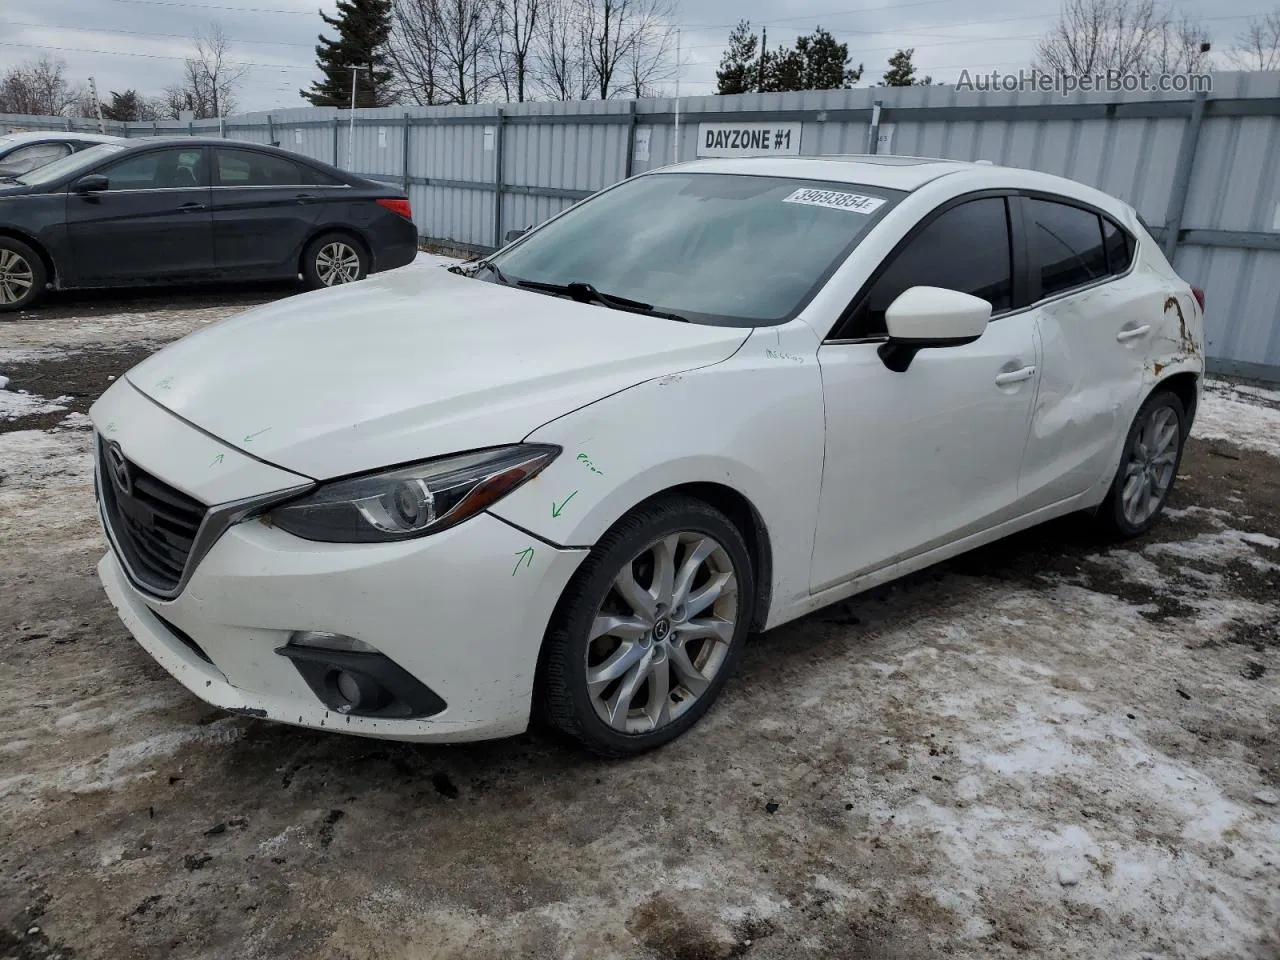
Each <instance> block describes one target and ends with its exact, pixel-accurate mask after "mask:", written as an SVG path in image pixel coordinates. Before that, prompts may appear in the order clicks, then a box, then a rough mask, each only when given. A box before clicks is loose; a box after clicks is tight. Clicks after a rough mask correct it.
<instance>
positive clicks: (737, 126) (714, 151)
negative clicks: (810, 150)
mask: <svg viewBox="0 0 1280 960" xmlns="http://www.w3.org/2000/svg"><path fill="white" fill-rule="evenodd" d="M800 127H801V125H800V124H799V123H720V122H715V123H700V124H698V156H700V157H771V156H775V155H776V156H780V157H798V156H799V155H800Z"/></svg>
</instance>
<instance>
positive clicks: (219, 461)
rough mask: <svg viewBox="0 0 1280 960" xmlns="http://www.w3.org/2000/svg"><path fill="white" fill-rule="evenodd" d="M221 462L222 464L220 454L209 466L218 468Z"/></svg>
mask: <svg viewBox="0 0 1280 960" xmlns="http://www.w3.org/2000/svg"><path fill="white" fill-rule="evenodd" d="M221 462H222V454H218V455H217V456H216V457H214V458H213V463H211V464H209V466H210V467H216V466H217V465H218V464H220V463H221Z"/></svg>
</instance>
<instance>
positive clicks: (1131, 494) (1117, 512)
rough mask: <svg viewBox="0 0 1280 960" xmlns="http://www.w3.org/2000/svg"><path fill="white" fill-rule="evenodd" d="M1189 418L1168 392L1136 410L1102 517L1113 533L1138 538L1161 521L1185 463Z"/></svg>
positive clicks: (1157, 394) (1162, 393) (1180, 404)
mask: <svg viewBox="0 0 1280 960" xmlns="http://www.w3.org/2000/svg"><path fill="white" fill-rule="evenodd" d="M1185 417H1186V414H1185V413H1184V412H1183V408H1182V401H1180V400H1179V399H1178V398H1177V397H1176V396H1175V395H1174V394H1172V393H1169V392H1166V391H1160V392H1159V393H1156V394H1153V395H1152V396H1151V397H1150V398H1148V400H1147V402H1146V403H1144V404H1143V405H1142V409H1140V410H1139V411H1138V415H1137V416H1136V417H1135V418H1134V421H1133V425H1132V426H1131V427H1130V429H1129V436H1128V439H1127V441H1126V443H1125V452H1124V459H1123V461H1122V462H1121V465H1120V469H1119V471H1118V472H1117V474H1116V477H1115V480H1114V481H1113V483H1112V487H1111V493H1110V496H1109V497H1108V500H1107V503H1106V504H1104V505H1103V510H1102V514H1101V518H1102V519H1103V520H1104V521H1105V522H1106V524H1107V525H1108V526H1109V527H1110V528H1111V530H1112V532H1113V533H1117V534H1119V535H1120V536H1122V537H1133V536H1137V535H1138V534H1141V533H1144V532H1146V531H1147V530H1149V529H1150V528H1151V527H1152V526H1153V525H1154V524H1155V522H1156V520H1157V519H1158V518H1159V515H1160V511H1161V509H1162V508H1163V507H1164V504H1165V501H1166V500H1167V499H1168V498H1169V493H1170V491H1172V490H1173V484H1174V480H1175V479H1176V477H1177V475H1178V465H1179V464H1180V463H1181V462H1182V448H1183V442H1184V440H1185V438H1186V427H1185Z"/></svg>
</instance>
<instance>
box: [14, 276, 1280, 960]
mask: <svg viewBox="0 0 1280 960" xmlns="http://www.w3.org/2000/svg"><path fill="white" fill-rule="evenodd" d="M448 262H451V261H449V260H448V258H442V257H431V256H429V255H423V256H420V257H419V258H418V260H417V261H416V262H415V264H414V266H413V269H419V268H431V267H433V266H437V265H440V264H444V263H448ZM220 313H221V314H222V315H225V313H226V308H208V309H207V310H206V308H200V310H199V311H188V312H187V313H183V312H182V311H180V310H174V311H171V312H169V313H168V316H167V319H165V318H162V317H157V316H156V312H152V313H150V314H147V319H145V320H138V319H137V317H136V315H132V314H123V313H121V314H108V315H106V316H102V317H95V318H93V323H94V324H97V327H96V329H95V330H94V331H93V335H92V336H88V335H86V336H85V337H84V338H83V339H75V337H72V336H70V335H68V334H67V332H66V331H65V330H64V329H62V327H60V326H59V325H60V324H64V323H65V321H50V322H49V324H48V325H46V326H45V327H44V328H42V329H43V332H42V334H41V335H42V336H46V337H49V338H51V339H49V340H46V341H44V342H43V343H42V342H39V340H38V338H36V339H33V340H31V341H29V345H27V346H21V347H18V348H17V349H19V350H26V351H28V353H27V356H28V357H31V356H35V357H41V356H44V357H46V358H47V356H48V354H44V353H39V352H38V351H46V350H51V348H50V347H49V344H50V343H55V344H58V345H60V346H59V347H57V348H53V349H52V350H51V352H52V353H53V354H57V353H62V352H66V351H67V350H68V348H70V349H71V350H72V351H73V352H74V351H75V350H87V349H90V348H91V347H92V346H93V345H94V344H98V345H99V346H102V345H108V346H109V345H112V344H119V343H120V342H122V340H127V339H128V338H129V337H132V336H134V335H138V334H139V333H140V332H147V331H149V332H148V333H147V336H148V337H149V338H151V337H153V338H154V339H155V340H156V341H160V340H164V339H171V338H172V337H173V336H178V335H181V334H182V333H184V332H187V331H189V330H190V329H195V328H197V327H198V326H199V325H201V324H203V323H204V322H208V319H217V315H219V314H220ZM130 317H133V318H134V319H129V318H130ZM206 318H208V319H206ZM139 323H140V324H142V326H139V325H138V324H139ZM166 323H167V324H168V326H166V325H165V324H166ZM9 329H11V328H6V327H4V326H0V335H4V334H7V333H8V332H9ZM77 329H79V330H80V331H81V332H85V331H86V330H87V328H85V327H84V326H83V324H81V325H78V326H77ZM9 342H11V341H9V340H6V341H5V343H6V348H5V349H4V350H0V369H2V368H3V365H4V362H5V360H6V359H7V360H9V362H17V361H18V359H19V357H18V356H17V355H16V351H15V349H14V348H10V347H8V346H7V344H8V343H9ZM12 396H20V395H12ZM12 396H11V397H9V398H6V397H4V394H3V393H0V404H18V405H24V406H23V410H24V411H25V412H24V413H22V414H17V415H25V413H26V412H33V409H39V408H40V405H42V404H44V405H47V406H48V407H49V408H50V409H52V408H54V407H57V406H59V403H58V401H59V400H61V399H62V398H58V397H54V398H50V399H44V398H40V397H37V396H25V397H24V399H22V400H13V399H12ZM32 405H34V408H32ZM7 409H16V406H15V407H6V406H0V410H7ZM1278 411H1280V393H1275V392H1272V391H1267V390H1262V389H1258V388H1247V387H1237V386H1234V385H1231V384H1228V383H1225V382H1221V381H1213V382H1211V383H1210V384H1208V386H1207V389H1206V392H1205V401H1204V405H1203V407H1202V409H1201V411H1200V414H1199V417H1198V419H1197V424H1196V430H1195V433H1194V436H1195V437H1196V438H1197V439H1223V440H1229V441H1230V442H1232V443H1234V444H1237V445H1238V446H1239V447H1241V448H1242V449H1243V450H1244V451H1251V452H1252V453H1247V454H1246V457H1248V456H1252V457H1253V458H1254V460H1255V461H1263V460H1264V458H1263V457H1260V456H1257V453H1259V452H1260V453H1265V454H1270V455H1271V456H1280V420H1278V419H1277V418H1278V417H1280V412H1278ZM0 416H3V414H0ZM88 427H89V424H88V420H87V418H86V417H84V416H83V415H82V414H75V413H73V414H70V415H68V416H67V417H66V418H64V419H63V421H62V422H61V423H60V424H59V425H58V426H57V427H53V428H50V429H47V430H21V429H19V430H16V431H12V432H8V433H0V544H3V545H4V546H3V548H0V664H3V666H4V667H5V668H6V669H4V670H0V700H2V701H3V702H5V703H8V704H10V705H11V706H10V707H9V708H8V709H6V710H4V711H0V837H5V838H6V839H5V840H4V847H5V849H6V856H7V857H8V858H9V863H10V864H11V867H10V868H9V869H6V870H3V871H0V947H3V946H6V945H7V941H5V939H4V936H5V932H4V930H3V926H4V924H6V923H9V922H10V913H9V909H10V908H9V907H8V906H6V905H5V904H6V903H7V904H11V905H12V908H11V909H12V910H13V911H15V912H16V911H21V910H24V909H26V908H27V907H28V906H29V905H31V904H37V903H38V904H39V905H40V906H39V910H41V911H44V913H43V915H42V916H41V917H40V920H39V924H38V925H39V927H40V928H41V929H42V931H43V932H42V933H41V934H40V936H45V935H46V934H47V936H48V937H49V938H50V941H49V942H50V943H52V944H56V945H58V947H57V949H54V948H53V947H50V948H49V949H43V948H42V950H43V952H40V953H39V954H38V955H40V956H46V955H52V954H53V953H56V952H61V953H62V954H63V955H70V954H71V952H72V950H74V952H75V955H77V956H82V955H83V956H99V955H102V956H106V955H121V954H122V953H130V954H133V953H136V954H138V955H156V956H161V955H166V954H167V953H168V952H170V951H171V949H172V944H174V943H180V942H182V943H190V944H193V946H192V952H191V955H192V956H199V957H209V958H211V960H212V958H214V957H216V956H220V955H223V954H225V952H226V950H228V949H234V951H235V952H237V953H238V954H239V955H241V956H244V957H246V960H249V958H256V957H272V958H273V960H274V958H285V957H288V958H293V957H303V956H372V955H382V952H383V951H382V946H384V945H385V944H386V943H387V942H394V943H395V944H397V946H396V947H395V948H394V949H393V950H392V954H393V955H395V956H404V957H409V956H414V957H417V956H439V957H442V958H443V957H448V958H453V957H463V956H466V957H468V958H475V960H483V958H489V957H494V958H497V957H503V958H505V957H549V956H565V957H568V956H577V957H591V958H592V960H597V958H598V960H615V958H616V960H631V958H653V957H662V958H664V960H666V958H675V957H681V958H683V957H695V956H697V957H709V958H716V960H721V958H728V957H730V956H746V957H757V958H759V960H774V958H777V960H783V958H788V960H794V958H800V957H810V956H831V957H838V956H866V957H885V958H890V957H892V958H908V957H909V958H912V960H915V958H917V957H918V958H925V957H931V956H936V955H939V954H941V953H946V954H949V955H954V956H960V957H973V958H986V957H1001V958H1004V957H1010V958H1012V957H1018V956H1045V957H1061V958H1068V957H1069V958H1080V960H1085V958H1087V960H1094V958H1097V957H1118V956H1125V957H1134V958H1137V957H1157V956H1158V957H1161V958H1174V957H1184V956H1186V957H1192V956H1194V957H1197V958H1212V960H1244V958H1253V957H1259V958H1261V957H1264V956H1273V955H1275V950H1276V948H1277V946H1278V945H1280V926H1277V918H1280V884H1277V883H1276V876H1277V872H1278V870H1280V808H1278V807H1277V806H1276V805H1275V795H1274V794H1275V791H1276V779H1275V778H1276V776H1277V775H1278V773H1277V770H1280V766H1278V765H1277V764H1278V761H1277V760H1276V759H1275V758H1276V757H1277V756H1280V755H1277V754H1276V753H1275V749H1276V747H1275V743H1276V735H1277V732H1276V717H1277V716H1280V699H1278V698H1277V686H1276V684H1275V681H1274V677H1275V675H1276V673H1277V672H1278V671H1280V660H1277V648H1275V647H1274V646H1269V645H1268V644H1269V643H1271V641H1268V640H1267V639H1266V637H1267V634H1266V633H1265V631H1267V630H1274V629H1275V624H1276V623H1277V622H1278V618H1280V610H1278V607H1277V598H1276V597H1275V595H1274V591H1272V592H1271V593H1268V592H1267V590H1268V589H1269V588H1268V587H1265V586H1264V587H1263V588H1260V589H1255V590H1253V591H1252V592H1249V591H1248V590H1246V589H1245V588H1246V586H1247V585H1248V581H1249V578H1254V579H1255V580H1257V581H1258V582H1261V583H1263V584H1264V585H1266V584H1273V583H1274V582H1275V576H1276V570H1277V568H1278V567H1280V536H1278V535H1277V530H1276V529H1275V528H1274V527H1270V528H1267V530H1266V532H1264V530H1262V529H1259V522H1260V521H1259V520H1257V519H1255V517H1261V516H1264V515H1266V514H1267V511H1268V510H1271V511H1274V504H1271V503H1269V502H1267V503H1263V502H1260V501H1259V497H1260V496H1261V494H1260V493H1259V489H1254V488H1252V487H1250V486H1248V485H1242V486H1241V487H1240V488H1239V489H1236V488H1234V487H1222V488H1221V489H1219V488H1217V487H1215V486H1213V485H1212V484H1211V483H1209V482H1206V483H1205V485H1204V486H1202V487H1196V486H1195V485H1194V484H1195V483H1196V481H1197V480H1198V478H1199V475H1200V474H1202V473H1205V472H1206V471H1207V470H1208V469H1209V468H1210V466H1211V465H1213V462H1214V458H1211V457H1204V456H1203V455H1202V457H1201V459H1200V460H1198V461H1197V460H1196V459H1195V456H1194V455H1195V453H1196V451H1195V450H1192V451H1191V454H1192V456H1191V457H1190V458H1189V460H1188V461H1186V462H1185V464H1184V470H1185V471H1187V472H1188V474H1189V476H1188V477H1187V478H1186V481H1187V482H1183V481H1181V480H1180V485H1179V487H1178V489H1177V491H1175V492H1176V493H1178V495H1180V496H1184V497H1197V498H1198V499H1196V500H1190V501H1189V500H1184V501H1182V502H1181V503H1180V504H1179V506H1178V508H1177V509H1171V510H1169V511H1168V516H1167V517H1166V519H1165V521H1164V523H1163V524H1162V526H1161V527H1160V528H1158V530H1157V531H1156V534H1155V535H1154V536H1153V537H1149V538H1146V539H1145V540H1144V541H1140V542H1139V543H1137V544H1126V545H1124V546H1120V547H1115V548H1112V549H1105V548H1101V547H1099V548H1098V549H1096V550H1094V549H1093V548H1090V552H1088V553H1087V554H1086V555H1085V556H1084V557H1083V559H1082V560H1081V561H1080V564H1079V565H1078V568H1076V569H1073V570H1072V571H1071V572H1070V573H1069V574H1066V575H1064V574H1062V573H1053V572H1043V571H1039V572H1038V571H1037V570H1036V569H1029V570H1026V571H1023V570H1021V569H1018V568H1021V567H1029V568H1030V567H1034V566H1035V558H1034V557H1024V558H1022V559H1021V560H1019V559H1017V557H1016V556H1015V559H1014V560H1013V561H1012V562H1013V563H1014V564H1015V569H1018V572H1017V573H1016V574H1015V575H1013V576H989V575H983V574H982V573H965V572H964V570H963V569H961V570H960V572H948V573H946V574H945V575H943V576H940V577H939V578H938V579H937V580H933V581H928V582H926V584H925V585H924V586H904V587H902V588H900V590H899V591H898V592H896V593H895V594H894V595H893V596H892V597H890V598H889V599H887V600H883V601H880V600H875V599H872V598H860V599H859V600H857V601H855V602H853V603H851V604H849V605H846V607H845V608H842V609H841V610H837V611H836V612H832V611H831V610H827V611H819V613H818V614H815V615H814V616H813V617H810V618H806V619H805V620H803V621H800V622H797V623H794V624H790V625H787V626H785V627H783V628H781V629H780V630H778V631H775V632H772V633H770V634H767V635H765V636H764V637H761V638H759V639H758V640H756V641H753V643H752V644H750V645H749V646H748V648H747V651H746V656H745V657H744V661H743V664H742V666H741V668H740V669H739V671H738V672H737V674H735V676H734V678H733V680H732V682H731V683H730V685H729V686H728V688H726V691H725V695H724V698H723V702H722V703H721V704H719V705H718V706H717V707H716V708H715V709H714V710H713V711H712V712H711V713H710V714H709V715H708V716H707V717H706V718H705V720H704V721H703V722H702V723H701V724H699V726H698V727H696V728H695V729H694V730H693V731H691V733H690V734H689V735H688V736H687V737H685V738H683V739H682V740H680V741H677V742H676V743H674V744H672V745H671V746H670V747H668V748H667V749H665V750H663V751H660V752H659V753H656V754H652V755H650V756H647V757H643V758H639V759H637V760H634V761H629V762H626V763H618V764H603V763H595V762H593V761H589V760H587V759H585V758H582V757H581V756H579V755H577V754H575V753H572V752H571V751H560V750H558V748H553V747H551V746H548V745H547V744H546V743H545V742H544V741H540V740H537V739H533V740H529V739H525V738H520V739H517V740H513V741H507V742H503V743H498V744H492V745H483V746H480V745H477V746H464V747H457V748H452V749H449V750H430V749H423V748H416V747H401V746H399V745H386V744H379V743H375V742H368V741H358V740H355V739H354V738H345V737H341V736H337V735H324V734H313V733H309V732H302V731H297V730H292V729H289V728H284V727H278V726H270V725H263V724H260V723H257V722H255V721H250V720H246V719H244V718H236V717H228V716H226V715H225V714H220V713H218V712H216V711H211V710H208V709H206V708H205V707H204V705H203V704H201V703H200V702H199V701H197V700H195V699H194V698H192V697H190V696H189V695H187V694H186V692H185V691H184V690H183V689H182V688H181V687H180V686H178V685H177V684H176V682H174V681H172V679H171V678H170V677H168V675H167V674H165V673H164V672H163V671H162V670H160V669H159V668H158V667H156V666H155V665H154V664H153V663H152V662H151V661H150V660H149V658H147V657H146V655H145V654H144V653H142V652H141V651H140V650H139V649H138V647H137V645H136V644H135V643H133V642H132V641H131V640H130V639H129V638H128V637H127V635H126V634H125V632H124V630H123V628H122V627H121V626H120V625H119V623H118V622H117V620H116V618H115V614H114V612H113V611H112V610H111V608H110V606H109V604H107V602H106V601H105V599H104V598H103V597H102V595H101V588H100V586H99V585H98V584H97V582H96V579H95V577H94V573H93V565H94V564H95V563H96V561H97V559H98V558H99V557H100V556H101V554H102V551H103V550H104V544H103V540H102V536H101V533H100V531H99V529H98V526H97V519H96V516H95V510H94V504H93V493H92V479H91V466H92V463H91V457H90V444H91V432H90V430H89V429H88ZM1216 464H1219V465H1230V466H1231V467H1233V468H1234V467H1235V466H1238V464H1237V463H1236V462H1235V461H1231V460H1227V459H1223V458H1218V459H1217V460H1216ZM1269 467H1270V464H1269V463H1268V464H1266V465H1265V467H1264V469H1267V468H1269ZM1233 490H1234V492H1235V493H1238V494H1239V496H1235V495H1228V494H1231V493H1232V491H1233ZM1188 491H1191V492H1188ZM1013 549H1014V550H1015V551H1016V550H1017V549H1025V548H1016V547H1015V548H1013ZM1059 552H1060V551H1059ZM6 617H7V618H8V619H6ZM768 804H776V806H775V807H774V808H773V809H772V810H770V809H769V807H768V806H767V805H768ZM219 827H221V829H219ZM10 850H11V851H12V852H9V851H10ZM202 857H203V858H206V859H201V858H202ZM208 858H211V859H208ZM206 860H207V862H206ZM192 864H195V865H194V866H193V865H192ZM15 865H16V866H15ZM268 902H271V903H278V904H281V905H282V907H283V908H282V909H264V910H258V909H257V905H258V904H259V903H262V904H266V903H268ZM211 904H213V905H216V906H210V905H211ZM139 911H141V913H139ZM25 916H26V914H21V917H25ZM122 918H124V919H122ZM20 927H21V931H22V932H23V933H24V934H25V931H26V930H27V929H30V925H28V923H22V924H20ZM15 929H16V928H15ZM747 941H751V943H750V944H748V943H747ZM200 944H205V946H204V947H201V946H200ZM201 951H203V952H201ZM4 952H5V951H4V950H0V954H3V953H4ZM11 952H12V951H11ZM18 955H22V956H25V955H26V954H25V953H22V951H21V950H18ZM32 955H33V956H34V955H37V954H36V953H32Z"/></svg>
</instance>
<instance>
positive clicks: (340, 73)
mask: <svg viewBox="0 0 1280 960" xmlns="http://www.w3.org/2000/svg"><path fill="white" fill-rule="evenodd" d="M320 17H321V19H323V20H324V22H325V23H326V24H328V25H329V26H330V27H332V28H334V29H335V30H337V31H338V38H337V39H336V40H330V39H328V38H327V37H325V36H323V35H322V36H321V37H320V38H319V40H320V43H319V45H318V46H317V47H316V65H317V66H318V67H319V68H320V70H321V71H322V72H323V73H324V77H323V79H321V80H317V81H316V82H315V83H313V84H312V85H311V90H310V91H306V90H304V91H300V92H301V93H302V96H303V97H305V98H306V99H307V100H310V101H311V103H312V104H314V105H315V106H317V107H349V106H350V105H351V68H352V67H358V68H360V70H359V77H358V81H357V84H356V106H357V107H385V106H387V105H388V104H390V103H391V102H392V101H393V99H394V97H393V94H392V90H391V80H392V74H391V71H390V70H389V69H388V68H387V39H388V37H389V36H390V34H391V0H338V15H337V16H336V17H330V16H328V15H327V14H325V13H323V12H321V14H320Z"/></svg>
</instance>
